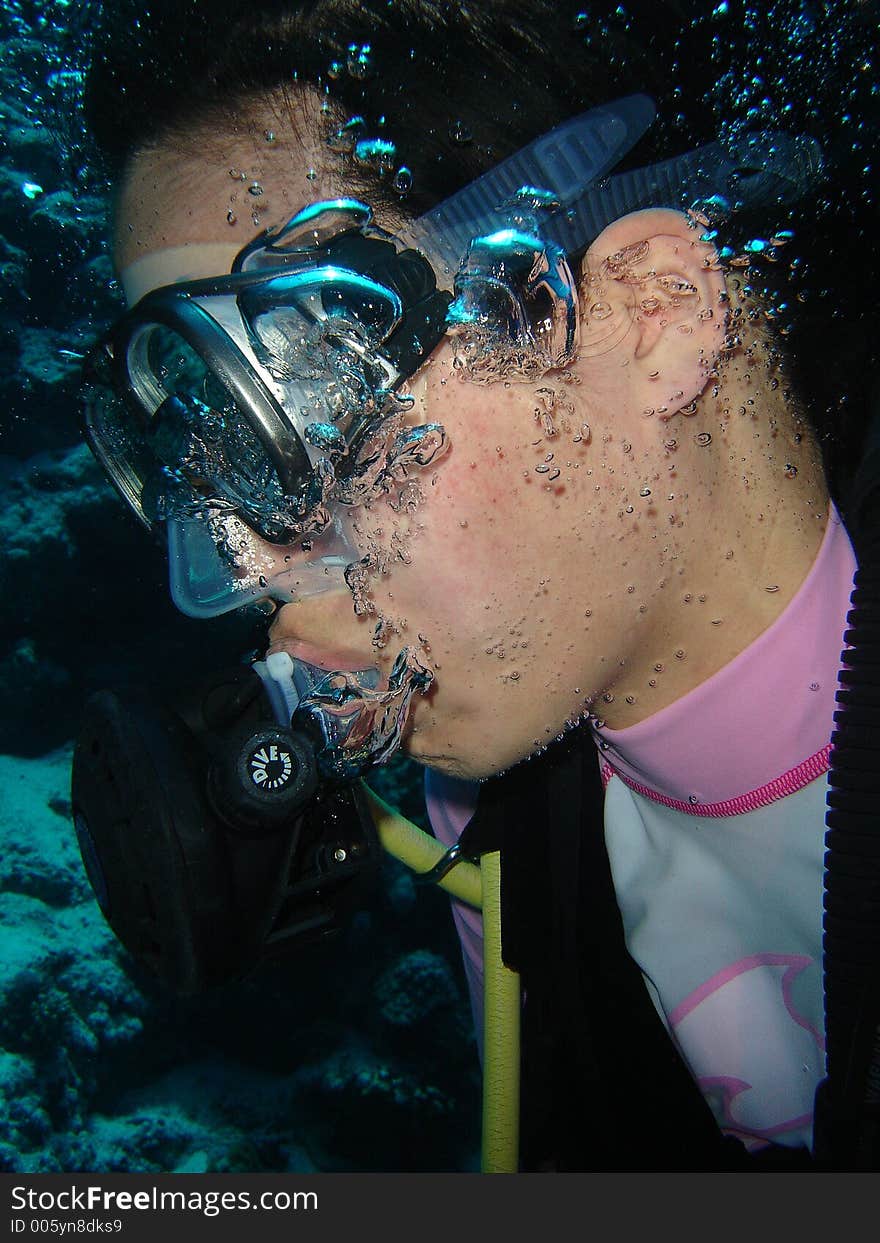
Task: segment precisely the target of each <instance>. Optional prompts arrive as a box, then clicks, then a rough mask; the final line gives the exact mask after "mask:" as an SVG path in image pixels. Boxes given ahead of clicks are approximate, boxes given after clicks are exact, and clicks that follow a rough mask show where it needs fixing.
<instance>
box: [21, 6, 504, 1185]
mask: <svg viewBox="0 0 880 1243" xmlns="http://www.w3.org/2000/svg"><path fill="white" fill-rule="evenodd" d="M95 10H96V6H95V5H93V4H89V3H88V2H87V0H82V2H77V0H70V2H68V0H54V2H53V0H42V2H36V0H35V2H33V3H27V2H21V3H16V2H10V0H4V3H2V4H0V96H2V98H0V390H2V392H0V403H2V431H0V1170H6V1171H21V1172H28V1173H31V1172H51V1171H133V1172H137V1171H145V1172H150V1171H175V1170H186V1171H201V1170H212V1171H247V1172H259V1171H266V1172H276V1171H311V1170H335V1169H350V1170H462V1169H472V1168H476V1167H477V1165H478V1149H479V1091H480V1089H479V1067H478V1059H477V1052H476V1044H475V1041H474V1037H473V1032H472V1024H471V1019H470V1008H469V1005H468V1003H467V1000H466V992H465V986H464V977H463V970H462V967H461V961H460V953H459V948H458V943H457V940H456V939H455V936H454V933H453V930H452V920H451V915H450V912H449V905H448V900H447V899H446V898H445V896H444V895H442V894H440V893H439V892H434V891H431V890H423V889H420V890H418V891H417V890H416V888H415V887H414V885H413V883H412V881H411V879H410V874H409V873H408V872H407V871H406V869H404V868H403V867H402V866H401V865H399V864H397V863H396V862H395V861H394V860H391V859H390V858H387V857H386V860H385V862H384V863H383V875H382V883H381V887H380V892H379V894H378V896H377V898H376V901H375V903H374V904H373V906H372V907H371V908H370V909H369V910H367V911H364V912H362V913H360V914H358V915H357V916H356V917H355V921H354V923H353V925H352V926H351V927H350V929H349V930H348V931H347V932H345V933H343V934H341V935H340V936H339V937H338V938H336V939H335V940H332V941H331V942H328V943H327V944H321V945H317V946H312V947H306V948H305V949H303V950H301V951H298V952H296V953H294V955H293V956H291V957H290V958H289V959H288V960H287V961H286V962H285V963H284V964H283V965H275V966H273V967H272V968H271V969H266V970H264V971H263V972H262V973H261V974H260V975H259V976H258V977H256V978H254V979H252V980H249V981H248V982H246V983H242V984H240V985H232V986H228V987H224V988H221V989H218V990H217V991H216V992H213V993H211V994H210V995H208V996H206V997H203V998H196V999H190V1000H186V1001H182V1000H179V999H175V998H174V997H170V996H169V995H168V994H167V993H165V992H164V991H163V990H162V989H161V987H160V986H159V985H158V984H156V983H155V982H154V981H153V980H152V979H151V978H150V977H149V976H147V975H146V974H145V973H144V972H143V971H142V970H139V969H138V967H137V965H136V964H135V963H133V962H132V961H131V960H130V958H129V957H128V956H127V954H126V953H125V951H124V950H123V949H122V947H121V946H120V945H119V943H118V942H117V941H116V939H115V937H114V936H113V934H112V933H111V931H110V930H109V928H108V927H107V925H106V924H105V922H104V919H103V917H102V915H101V913H100V911H99V909H98V906H97V903H96V901H95V899H94V897H93V895H92V891H91V889H90V888H89V885H88V882H87V880H86V877H85V873H84V870H83V867H82V863H81V860H80V857H79V851H78V848H77V845H76V839H75V836H74V832H73V827H72V824H71V819H70V762H71V756H72V750H73V748H72V739H73V737H74V735H75V733H76V728H77V721H78V718H79V716H80V713H81V711H82V707H83V703H84V701H85V699H86V697H87V696H88V695H89V694H90V693H91V692H92V691H95V690H97V689H99V688H101V687H104V686H110V687H112V686H118V685H120V684H124V683H131V682H134V683H137V682H144V681H146V682H148V683H150V684H153V685H156V684H158V685H159V686H160V687H166V688H173V687H174V686H175V685H177V684H179V683H180V682H181V681H185V680H186V679H187V678H192V677H193V675H194V674H195V675H196V676H198V674H199V673H200V672H204V671H205V670H210V669H213V668H220V667H223V666H228V665H230V664H232V663H235V662H236V661H237V660H238V659H240V657H241V655H242V654H243V653H246V652H248V651H250V650H251V649H252V648H253V647H254V646H255V642H256V639H255V633H251V632H250V631H249V630H248V623H242V622H240V621H238V620H236V619H232V620H230V619H225V620H224V619H221V620H219V621H218V622H217V624H216V625H208V626H205V625H204V623H198V622H193V621H191V620H189V619H187V618H185V617H183V616H182V615H181V614H179V613H178V612H177V610H176V609H175V608H174V607H173V606H172V604H171V602H170V600H169V598H168V590H167V581H166V568H165V565H164V561H163V557H162V554H161V552H160V550H159V549H158V548H156V547H153V546H152V545H151V544H150V543H149V541H148V540H145V539H144V538H143V534H142V532H141V531H139V530H138V528H137V526H136V524H135V523H134V521H132V520H131V519H130V518H129V516H128V515H127V514H126V513H125V512H124V510H123V507H122V505H121V503H120V502H119V500H118V498H117V497H116V494H115V493H114V492H113V490H112V489H111V488H110V486H109V484H107V483H105V482H104V478H103V476H102V474H101V472H100V470H99V469H98V467H97V465H96V464H95V462H94V460H93V458H92V456H91V454H90V452H89V450H88V449H87V448H86V446H85V444H84V443H83V440H82V437H81V434H80V430H79V418H80V416H79V404H78V400H77V382H78V375H79V369H80V365H81V357H82V354H83V353H84V352H85V350H86V349H87V348H88V346H89V345H90V344H91V343H92V342H93V341H94V340H95V338H96V337H97V336H98V335H99V334H100V332H101V330H102V328H103V327H105V326H107V325H108V324H109V323H110V322H111V321H112V319H113V318H114V317H115V316H116V315H118V314H119V312H120V310H121V309H122V299H121V295H120V293H119V291H118V289H117V288H116V286H115V284H114V282H113V280H112V271H111V266H110V261H109V258H108V256H107V253H106V243H105V238H106V233H107V212H108V194H107V187H106V186H105V185H104V184H103V183H102V182H101V181H100V179H99V178H98V177H97V175H96V174H95V173H93V172H92V171H91V170H90V169H89V167H88V165H87V163H86V159H85V154H84V148H83V134H82V122H81V120H80V118H79V104H80V96H81V91H82V80H83V74H82V60H83V55H84V51H85V46H86V44H87V39H88V28H89V23H90V20H91V19H92V17H93V15H94V12H95ZM194 652H195V653H196V654H197V655H196V658H195V668H194V660H193V653H194ZM421 782H422V778H421V772H420V770H418V769H417V768H416V766H415V765H413V764H411V763H409V762H408V761H405V760H402V759H401V760H398V761H396V762H393V763H392V764H391V765H389V766H388V768H387V769H385V770H383V771H382V772H381V773H378V774H376V780H374V781H372V783H371V784H372V785H373V786H374V788H375V789H376V790H377V791H378V792H379V793H381V794H382V795H383V797H385V798H386V799H387V800H388V801H390V802H392V803H395V804H396V805H398V806H399V807H401V808H402V809H403V810H404V811H405V812H406V814H408V815H409V816H410V817H411V818H412V819H415V820H417V821H419V822H420V823H422V824H424V806H423V800H422V795H421Z"/></svg>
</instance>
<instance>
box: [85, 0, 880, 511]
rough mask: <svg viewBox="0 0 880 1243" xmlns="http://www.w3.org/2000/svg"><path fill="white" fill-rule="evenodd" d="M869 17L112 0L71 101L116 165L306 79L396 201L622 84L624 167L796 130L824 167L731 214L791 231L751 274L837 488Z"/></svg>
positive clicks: (873, 261) (713, 5)
mask: <svg viewBox="0 0 880 1243" xmlns="http://www.w3.org/2000/svg"><path fill="white" fill-rule="evenodd" d="M877 17H878V6H877V3H876V2H875V0H867V2H866V3H862V4H859V5H851V4H850V5H849V6H847V5H846V3H845V2H844V0H839V2H837V3H835V2H833V0H831V2H825V3H823V4H821V5H818V4H813V3H811V2H810V0H774V2H773V3H770V4H765V5H762V6H761V8H760V11H759V10H758V8H757V6H754V5H751V4H749V3H743V2H742V0H729V2H728V3H717V0H707V2H706V3H699V4H693V3H690V4H685V3H683V2H682V3H679V2H678V0H650V2H649V0H629V2H628V3H626V4H614V3H613V2H612V3H609V2H607V0H597V2H595V3H590V4H588V5H583V6H582V7H581V6H578V5H574V4H570V3H554V2H553V0H474V2H473V3H470V2H467V0H466V2H464V3H444V2H440V0H360V2H357V0H305V2H301V3H297V2H296V0H249V2H248V3H247V4H242V3H241V0H149V2H148V3H146V4H144V2H143V0H140V3H138V2H136V0H114V2H113V3H112V4H110V3H108V4H107V5H106V6H105V16H104V18H103V20H102V22H101V23H100V29H99V31H98V33H97V35H96V38H95V50H94V58H93V63H92V68H91V71H90V73H89V77H88V84H87V91H86V101H87V117H88V123H89V125H90V128H91V131H92V134H93V135H94V137H95V140H96V142H97V144H98V146H99V148H100V150H101V152H102V154H103V157H104V159H105V160H106V162H107V165H108V167H109V169H110V171H111V173H112V174H113V175H115V176H117V177H118V176H120V175H121V174H122V173H123V172H124V169H125V166H126V163H127V161H128V160H129V159H130V157H131V156H132V155H133V154H134V153H136V152H137V151H139V150H141V149H143V148H144V147H147V146H149V145H150V144H154V143H157V142H160V141H167V142H175V141H176V142H178V143H187V142H190V141H191V140H192V136H193V134H197V135H198V136H199V139H200V141H202V142H204V141H205V140H206V138H207V139H208V140H210V135H211V134H212V132H213V133H217V134H220V135H222V134H223V133H224V132H227V131H228V127H229V124H230V123H231V121H232V119H233V117H234V116H235V115H236V113H237V112H238V111H240V109H241V107H242V105H243V104H246V102H247V101H248V100H249V99H253V98H254V97H259V96H267V95H271V96H275V97H277V96H278V94H279V93H280V94H282V95H284V94H287V95H293V94H295V92H296V90H297V87H298V85H299V86H302V85H303V84H309V85H311V86H314V87H317V88H318V90H320V91H326V92H327V96H328V99H329V100H330V101H332V103H333V104H334V105H335V106H336V107H337V108H338V109H339V110H340V111H341V112H342V113H343V114H346V115H348V116H353V115H355V114H357V115H361V116H363V118H364V123H365V128H364V131H363V132H364V135H365V136H369V137H378V138H385V139H387V140H389V141H390V142H393V143H394V146H395V155H394V160H393V162H391V161H390V160H389V161H387V162H386V163H385V164H384V165H383V166H382V167H375V166H370V165H366V166H359V167H356V166H352V168H351V172H352V174H353V176H354V177H355V182H354V184H355V185H358V184H359V182H360V183H361V184H363V183H364V182H366V183H367V184H368V187H369V192H370V194H371V195H372V201H374V202H380V203H382V204H383V205H391V206H394V207H397V208H401V209H403V210H405V211H411V212H412V213H413V214H420V213H421V212H422V211H424V210H426V209H427V208H429V207H431V206H433V205H434V204H435V203H436V202H438V201H440V200H441V199H443V198H445V197H446V196H447V195H449V194H450V193H452V192H453V191H454V190H456V189H457V188H459V187H460V186H462V185H465V184H467V182H468V181H470V180H472V179H473V178H474V177H475V176H477V175H478V174H479V173H480V172H483V171H485V169H486V168H488V167H490V166H491V165H493V164H495V163H497V162H498V161H499V160H500V159H503V158H504V157H505V156H506V155H508V154H510V153H511V152H512V151H515V150H516V149H517V148H519V147H520V146H522V145H524V144H525V143H526V142H528V141H529V140H530V139H532V138H534V137H536V136H537V135H539V134H541V133H543V132H544V131H545V130H547V129H549V128H551V127H552V126H553V125H555V124H557V123H558V122H559V121H561V120H563V119H564V118H566V117H568V116H571V115H574V114H575V113H577V112H579V111H581V110H583V109H586V108H589V107H591V106H593V105H594V104H597V103H604V102H606V101H608V100H610V99H613V98H615V97H617V96H620V95H623V94H627V93H630V92H632V91H645V92H647V93H648V94H650V95H652V96H653V97H654V99H655V100H656V102H657V105H658V120H657V122H656V123H655V125H654V126H653V127H652V129H651V130H650V131H649V134H648V135H646V137H645V138H644V139H643V140H642V142H641V143H640V144H639V145H638V146H637V147H636V149H635V150H634V151H633V152H632V153H631V155H630V157H628V160H627V163H628V164H629V165H639V164H644V163H649V162H651V161H652V160H654V159H659V158H665V157H668V156H670V155H673V154H677V153H679V152H681V151H684V150H687V149H689V148H691V147H693V146H698V145H700V144H701V143H704V142H708V141H712V140H713V139H715V138H716V137H719V136H724V135H725V134H730V133H733V132H736V130H737V128H743V127H745V128H769V129H772V128H785V129H787V130H789V131H792V132H796V133H806V134H810V135H812V136H813V137H815V138H817V139H818V140H819V141H820V142H821V143H822V146H823V149H824V151H825V154H826V159H827V165H828V171H829V176H828V179H827V180H826V182H825V183H824V184H823V185H821V186H818V187H817V188H816V191H815V193H814V194H813V195H812V196H810V197H809V198H807V199H805V200H804V201H803V202H802V203H801V204H800V205H799V206H798V208H797V209H796V210H795V211H793V212H790V213H789V214H788V215H787V216H786V217H785V218H784V219H782V218H780V219H771V218H769V217H768V216H767V215H766V213H765V215H764V216H763V218H762V219H760V220H755V221H750V220H748V219H741V220H738V221H734V222H733V224H732V226H731V229H732V232H731V240H734V241H735V242H736V243H737V244H742V243H744V242H746V241H750V240H755V241H760V240H762V239H763V238H767V237H768V236H769V235H770V233H771V232H778V231H779V230H780V229H790V230H792V231H793V233H794V240H793V242H792V243H791V244H790V245H789V246H788V247H786V248H784V249H783V250H781V251H775V250H773V249H772V248H766V250H765V255H768V256H770V257H769V258H756V260H755V262H754V266H753V269H752V271H751V272H750V273H749V274H748V276H747V279H748V280H749V281H750V282H751V283H752V285H753V286H754V287H755V289H756V292H760V293H761V294H762V305H764V307H765V308H766V310H767V312H768V315H769V316H770V318H772V320H773V321H774V323H775V325H776V327H777V328H778V330H779V332H780V333H781V334H782V336H783V337H785V338H787V348H786V353H787V354H788V355H789V358H790V370H791V373H792V376H793V381H794V385H795V388H796V390H797V392H798V394H799V397H800V400H801V404H802V405H803V406H804V408H805V410H806V413H807V414H808V415H809V417H810V418H811V420H812V421H813V423H814V425H815V426H816V428H817V431H818V433H819V438H820V443H822V446H823V451H824V453H825V457H826V465H827V467H828V473H829V480H830V483H831V486H832V491H833V492H836V493H838V494H839V493H840V491H841V490H842V489H843V488H844V487H845V483H846V478H847V476H848V475H849V474H850V473H851V470H852V466H853V462H854V460H855V456H856V453H857V449H858V445H859V443H860V439H861V434H862V429H863V425H864V422H865V419H866V414H867V411H868V408H869V404H870V399H871V395H872V386H873V384H874V374H875V369H876V364H877V361H878V359H877V354H878V349H877V345H876V343H875V342H876V339H877V326H878V325H877V311H876V307H875V303H876V288H877V278H878V275H880V272H878V266H880V265H878V260H877V248H876V247H875V245H874V237H873V229H874V220H875V215H876V200H875V194H874V182H873V181H872V177H871V170H870V160H871V154H872V153H871V147H870V141H871V138H872V135H873V134H874V133H876V132H877V128H878V121H880V115H878V114H880V95H878V92H877V88H876V85H875V83H874V73H875V72H876V71H875V70H874V69H873V68H872V65H871V59H870V49H871V48H872V47H873V45H874V34H875V32H876V29H877ZM401 165H404V166H406V168H407V169H409V170H410V171H411V173H412V188H411V189H410V190H409V192H408V193H407V194H406V195H405V196H401V195H400V194H398V193H397V192H396V190H395V188H394V176H395V172H396V171H397V170H398V169H399V168H400V166H401ZM398 180H399V184H402V183H401V181H400V179H398ZM856 256H858V258H857V259H856ZM844 416H845V417H844Z"/></svg>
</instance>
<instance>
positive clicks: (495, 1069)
mask: <svg viewBox="0 0 880 1243" xmlns="http://www.w3.org/2000/svg"><path fill="white" fill-rule="evenodd" d="M363 789H364V793H365V794H366V796H367V801H368V803H369V806H370V812H371V814H372V816H373V821H374V823H375V825H376V832H377V834H378V836H379V841H380V842H381V844H382V847H383V849H384V850H387V851H388V853H389V854H390V855H393V856H394V858H395V859H399V860H400V862H401V863H404V864H406V866H407V867H409V868H411V869H412V870H413V871H414V872H416V873H419V872H430V870H431V868H432V867H434V866H435V865H436V864H437V863H438V862H439V861H440V859H442V858H443V856H444V854H445V853H446V850H445V848H444V846H443V845H442V843H440V842H438V841H437V839H436V838H435V837H432V836H431V835H430V834H429V833H424V832H423V831H422V830H421V829H420V828H419V827H418V826H417V825H415V824H413V823H412V821H410V820H407V819H406V818H405V817H404V816H401V815H400V814H399V812H396V811H394V809H393V808H392V807H389V805H388V804H387V803H386V802H384V800H382V799H381V798H379V796H378V795H377V794H374V793H373V791H372V790H371V789H370V788H369V786H366V785H364V787H363ZM438 884H439V885H440V887H441V888H442V889H445V890H446V891H447V892H448V893H451V894H452V895H453V897H456V898H461V899H462V900H463V901H464V902H467V903H468V904H469V905H470V906H474V907H476V908H477V909H478V910H479V909H480V908H481V907H482V910H483V1007H484V1009H483V1153H482V1165H481V1168H482V1171H483V1173H484V1174H515V1173H516V1171H517V1169H518V1167H519V1043H520V987H519V976H518V975H517V973H516V972H515V971H511V970H510V968H509V967H506V966H505V965H504V963H503V961H502V959H501V855H500V854H499V853H498V852H497V851H495V852H494V853H492V854H486V855H483V856H482V860H481V864H480V867H477V866H476V865H475V864H473V863H467V862H465V861H462V862H459V863H456V865H455V867H453V868H452V869H451V870H450V871H449V872H448V873H447V875H446V876H444V877H443V879H442V880H440V881H438Z"/></svg>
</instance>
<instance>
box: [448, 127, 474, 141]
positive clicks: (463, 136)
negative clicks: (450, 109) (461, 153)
mask: <svg viewBox="0 0 880 1243" xmlns="http://www.w3.org/2000/svg"><path fill="white" fill-rule="evenodd" d="M449 137H450V138H451V139H452V141H453V142H456V143H458V144H459V146H462V147H463V146H466V145H467V144H468V143H469V142H473V140H474V136H473V134H472V133H471V131H470V130H469V129H468V127H467V126H466V125H465V123H464V121H453V123H452V125H450V127H449Z"/></svg>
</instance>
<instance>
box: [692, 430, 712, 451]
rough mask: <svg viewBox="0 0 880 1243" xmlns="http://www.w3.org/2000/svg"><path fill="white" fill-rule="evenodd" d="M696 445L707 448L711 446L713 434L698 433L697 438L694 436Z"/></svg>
mask: <svg viewBox="0 0 880 1243" xmlns="http://www.w3.org/2000/svg"><path fill="white" fill-rule="evenodd" d="M694 443H695V444H698V445H700V446H701V447H703V448H705V446H706V445H710V444H711V443H712V433H711V432H697V434H696V436H694Z"/></svg>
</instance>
